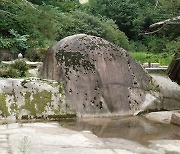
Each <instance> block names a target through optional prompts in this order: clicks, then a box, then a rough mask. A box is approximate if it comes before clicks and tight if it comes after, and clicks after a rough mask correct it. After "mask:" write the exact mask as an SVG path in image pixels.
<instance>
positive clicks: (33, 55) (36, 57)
mask: <svg viewBox="0 0 180 154" xmlns="http://www.w3.org/2000/svg"><path fill="white" fill-rule="evenodd" d="M46 51H47V50H46V49H43V48H39V49H32V48H30V49H28V50H26V51H25V57H26V58H27V59H28V60H30V61H41V62H42V61H43V60H44V57H45V54H46Z"/></svg>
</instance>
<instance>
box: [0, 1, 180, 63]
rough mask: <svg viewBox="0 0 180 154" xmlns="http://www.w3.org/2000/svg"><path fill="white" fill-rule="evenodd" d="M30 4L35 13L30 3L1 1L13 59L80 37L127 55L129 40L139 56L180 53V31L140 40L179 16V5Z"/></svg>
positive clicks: (3, 37)
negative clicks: (101, 40) (96, 40)
mask: <svg viewBox="0 0 180 154" xmlns="http://www.w3.org/2000/svg"><path fill="white" fill-rule="evenodd" d="M29 1H30V2H32V3H33V7H32V6H31V5H29V4H28V3H25V1H19V0H13V1H8V0H4V1H0V8H1V10H2V11H1V13H0V19H1V22H0V47H2V48H8V49H10V50H11V51H12V52H13V53H18V52H21V53H23V52H24V51H25V50H26V49H27V48H30V50H29V49H28V51H27V52H26V53H28V54H29V55H30V51H32V54H34V53H35V52H34V51H36V48H46V49H47V48H48V47H49V46H50V45H52V44H54V43H55V42H56V41H59V40H60V39H63V38H64V37H66V36H69V35H73V34H78V33H86V34H90V35H95V36H99V37H102V38H104V39H106V40H108V41H110V42H112V43H114V44H116V45H117V46H120V47H123V48H125V49H130V48H129V42H128V39H129V40H130V42H131V48H132V49H131V50H133V51H141V52H147V51H148V52H152V53H164V52H166V53H170V54H171V53H172V52H173V54H174V53H177V52H178V51H179V38H178V37H179V36H180V29H179V25H173V26H172V25H169V26H165V27H164V28H162V29H161V30H160V31H158V32H157V33H156V34H153V35H149V36H146V35H139V34H140V33H144V32H146V31H149V25H151V24H153V23H155V22H158V21H162V20H165V19H168V18H172V17H175V16H178V15H179V13H180V1H179V0H173V1H170V0H159V3H156V2H157V1H156V0H141V1H140V0H121V1H119V0H102V1H97V0H90V1H89V3H87V4H84V5H80V4H79V2H78V0H61V1H58V0H38V1H37V0H29ZM156 4H157V5H156ZM124 33H125V34H126V35H125V34H124ZM126 36H128V39H127V37H126ZM28 54H26V55H28ZM35 55H36V56H34V58H30V59H31V60H32V59H33V60H36V58H37V60H39V59H41V58H39V57H40V56H37V55H39V53H36V54H35ZM29 57H30V56H28V58H29Z"/></svg>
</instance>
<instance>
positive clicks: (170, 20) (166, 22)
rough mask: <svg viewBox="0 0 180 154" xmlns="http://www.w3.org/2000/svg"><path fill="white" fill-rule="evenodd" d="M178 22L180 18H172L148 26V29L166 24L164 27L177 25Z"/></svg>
mask: <svg viewBox="0 0 180 154" xmlns="http://www.w3.org/2000/svg"><path fill="white" fill-rule="evenodd" d="M178 20H180V16H177V17H174V18H172V19H167V20H164V21H160V22H156V23H154V24H152V25H150V26H149V29H153V28H157V27H159V26H162V25H164V24H166V25H168V24H172V23H174V24H177V23H179V22H176V21H178Z"/></svg>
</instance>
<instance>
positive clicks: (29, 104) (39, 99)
mask: <svg viewBox="0 0 180 154" xmlns="http://www.w3.org/2000/svg"><path fill="white" fill-rule="evenodd" d="M30 97H31V93H30V92H27V93H26V94H25V105H24V106H23V107H22V108H24V109H26V110H28V111H30V114H31V115H33V116H36V115H38V114H41V113H42V112H44V111H45V107H46V106H47V104H48V103H50V102H51V101H52V100H51V97H52V93H51V92H48V91H46V90H43V91H41V92H38V91H37V92H36V93H34V94H32V97H33V99H32V100H31V99H30Z"/></svg>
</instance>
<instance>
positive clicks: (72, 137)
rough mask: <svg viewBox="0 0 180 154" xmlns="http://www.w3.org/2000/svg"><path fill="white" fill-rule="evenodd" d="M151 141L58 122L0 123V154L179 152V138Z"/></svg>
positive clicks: (147, 153)
mask: <svg viewBox="0 0 180 154" xmlns="http://www.w3.org/2000/svg"><path fill="white" fill-rule="evenodd" d="M167 142H168V144H165V143H166V141H164V140H162V141H151V143H150V145H149V146H144V145H141V144H139V143H137V142H134V141H129V140H125V139H115V138H98V137H97V136H95V135H94V134H92V133H91V132H89V131H82V132H77V131H72V130H69V129H65V128H63V127H61V126H59V124H58V123H52V122H51V123H26V124H25V123H24V124H17V123H14V124H8V125H0V154H21V153H23V154H24V153H26V154H137V153H138V154H139V153H140V154H165V153H173V152H174V153H180V141H178V140H168V141H167Z"/></svg>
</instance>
